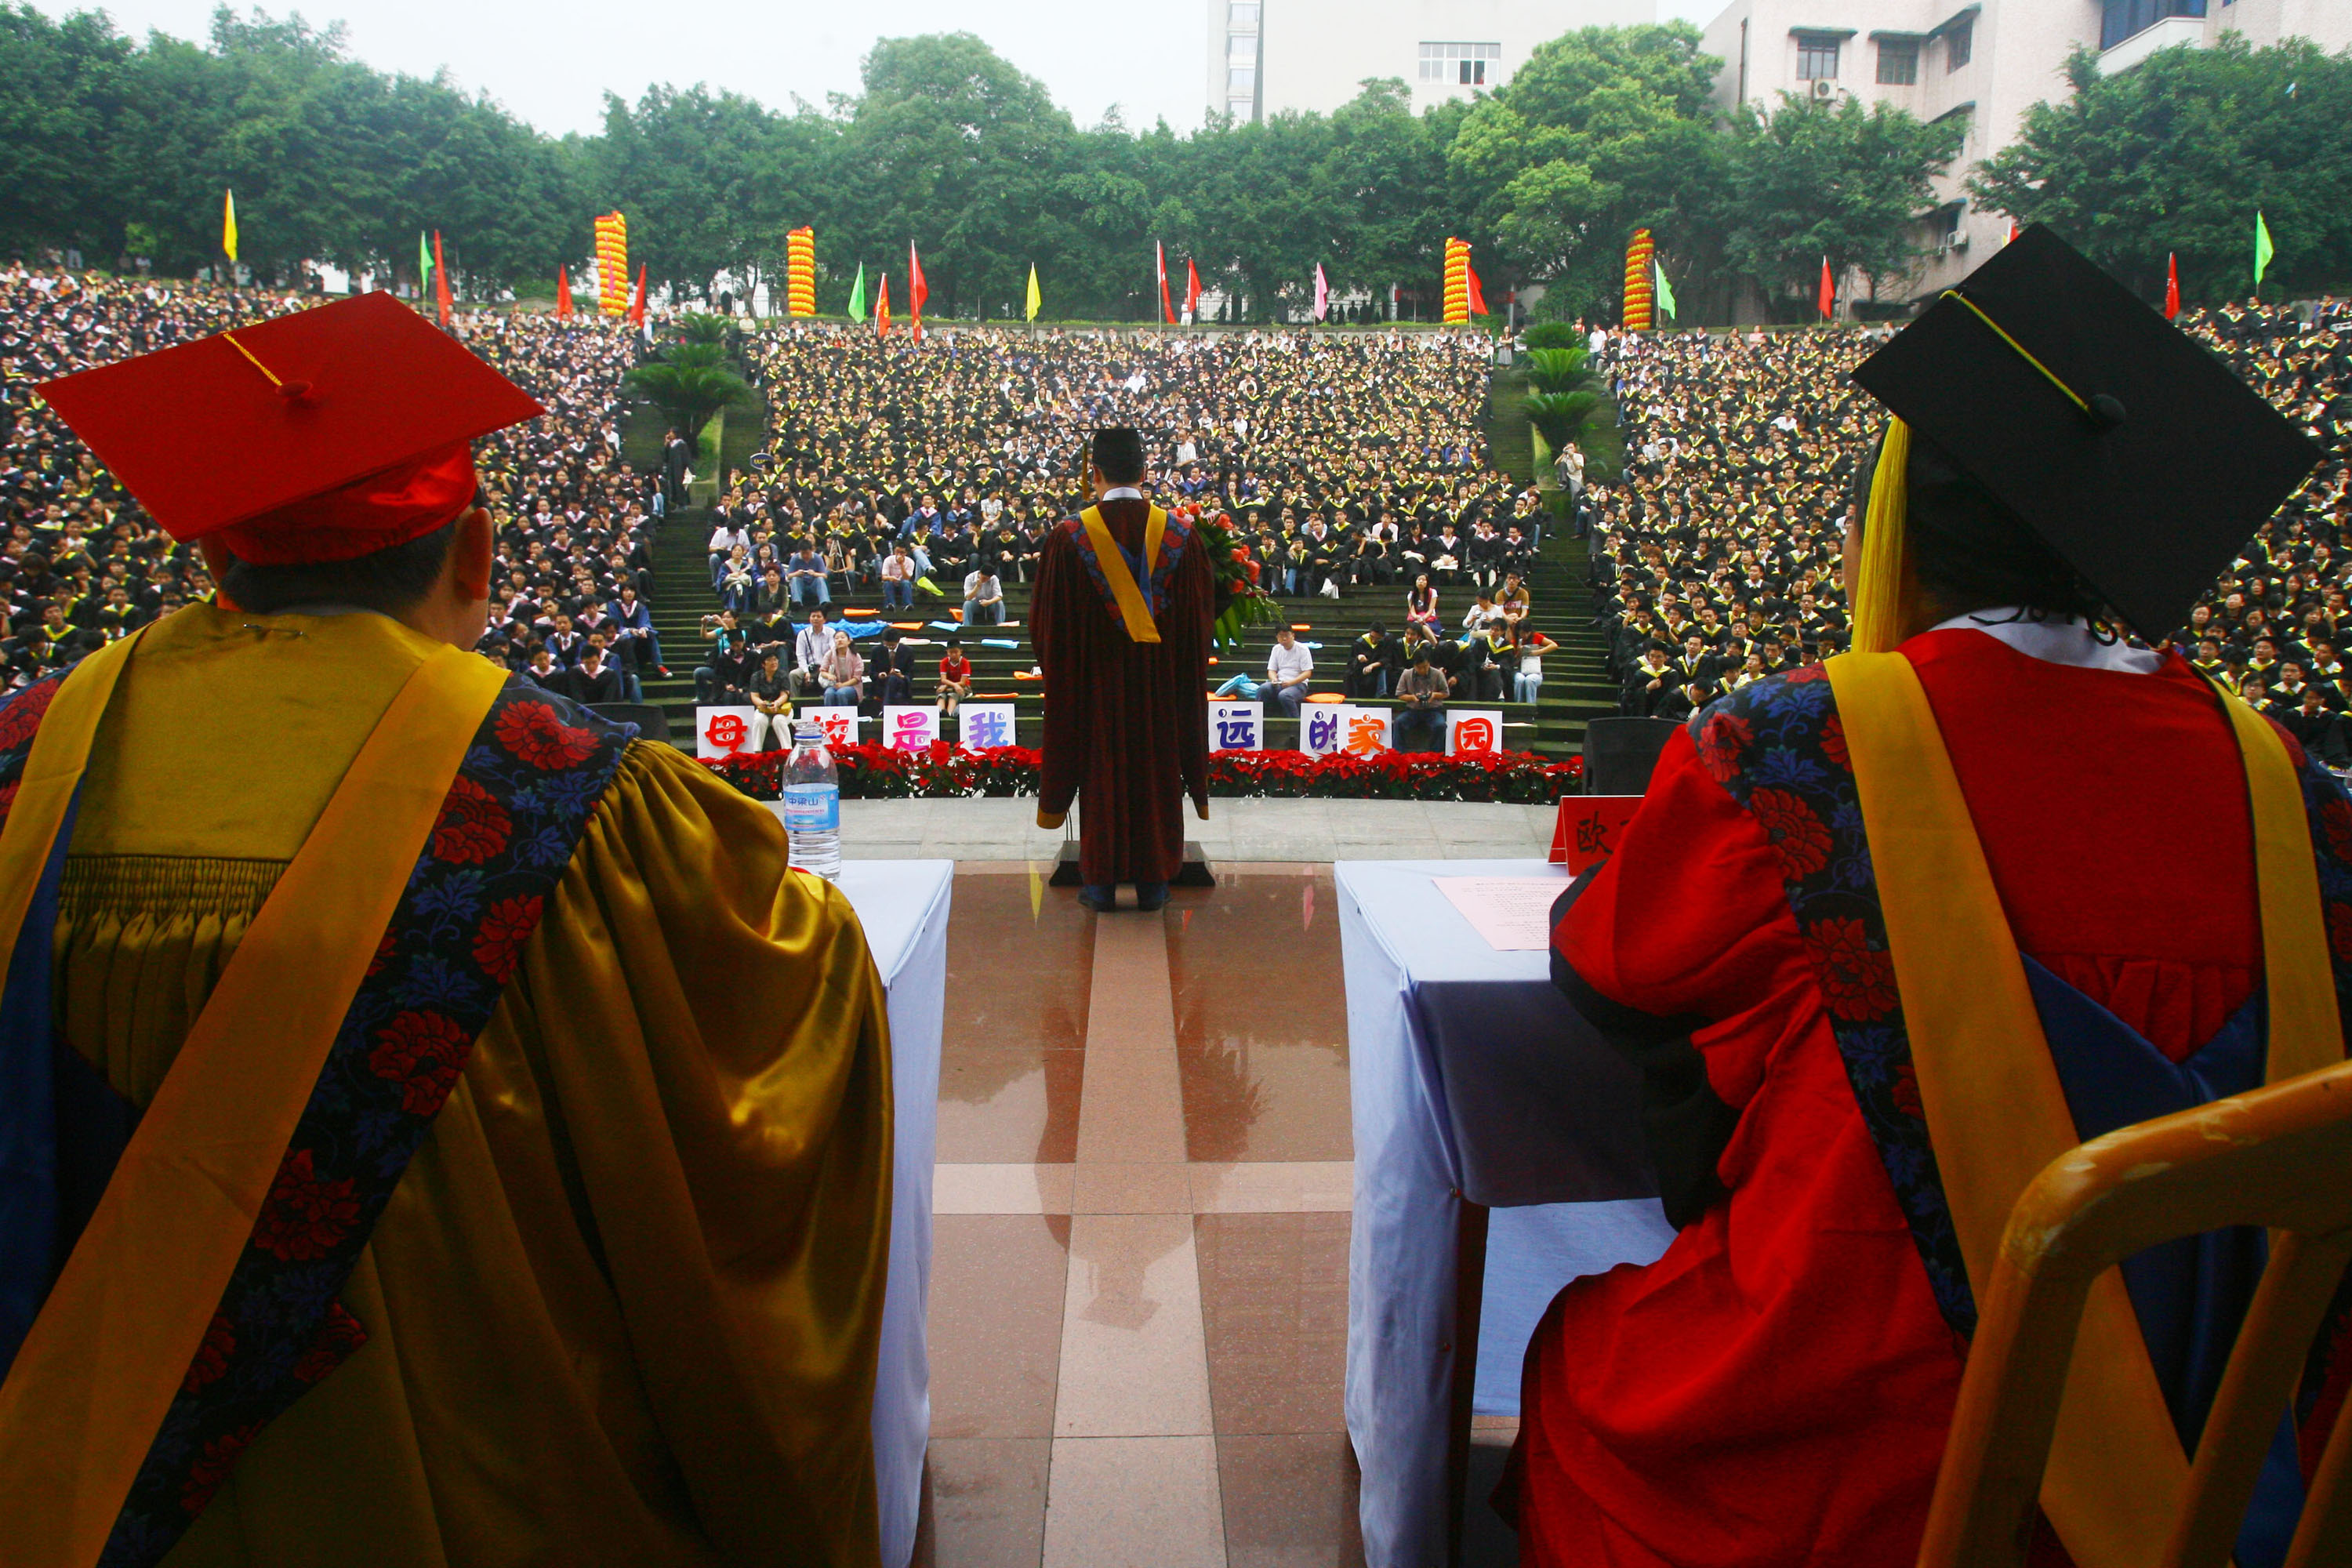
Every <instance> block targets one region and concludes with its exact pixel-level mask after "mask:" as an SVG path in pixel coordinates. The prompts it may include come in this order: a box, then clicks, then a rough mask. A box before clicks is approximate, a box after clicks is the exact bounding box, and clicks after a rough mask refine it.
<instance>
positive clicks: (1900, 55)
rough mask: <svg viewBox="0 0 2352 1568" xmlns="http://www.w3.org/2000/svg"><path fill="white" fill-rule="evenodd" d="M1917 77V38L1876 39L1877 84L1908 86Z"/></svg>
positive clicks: (1882, 85) (1883, 85)
mask: <svg viewBox="0 0 2352 1568" xmlns="http://www.w3.org/2000/svg"><path fill="white" fill-rule="evenodd" d="M1918 79H1919V40H1918V39H1916V38H1881V39H1879V40H1878V85H1879V86H1881V87H1909V86H1911V85H1912V84H1913V83H1915V82H1916V81H1917V80H1918Z"/></svg>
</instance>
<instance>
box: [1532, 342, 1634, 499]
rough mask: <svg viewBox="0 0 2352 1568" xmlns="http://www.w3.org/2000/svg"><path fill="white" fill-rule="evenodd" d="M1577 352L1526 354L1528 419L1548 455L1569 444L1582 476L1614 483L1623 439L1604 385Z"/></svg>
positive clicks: (1555, 350) (1560, 350) (1552, 350)
mask: <svg viewBox="0 0 2352 1568" xmlns="http://www.w3.org/2000/svg"><path fill="white" fill-rule="evenodd" d="M1589 358H1590V356H1589V354H1588V353H1587V352H1586V351H1585V350H1583V349H1581V348H1549V349H1531V350H1529V351H1528V384H1529V385H1530V386H1531V387H1533V388H1534V390H1533V391H1531V392H1529V393H1528V401H1527V411H1528V422H1529V423H1530V424H1532V425H1534V426H1535V427H1536V433H1537V434H1538V435H1539V436H1541V437H1543V438H1544V444H1545V445H1546V446H1548V447H1550V448H1551V449H1552V450H1553V451H1554V452H1559V451H1562V450H1564V449H1566V448H1567V447H1569V446H1570V445H1571V444H1572V445H1574V446H1575V447H1576V448H1577V449H1578V450H1579V451H1581V452H1582V453H1583V454H1584V458H1585V470H1584V471H1585V476H1586V477H1587V478H1588V479H1593V480H1595V481H1596V482H1599V483H1601V484H1608V483H1612V482H1614V481H1615V480H1616V479H1618V477H1619V476H1620V475H1621V474H1622V472H1623V470H1624V466H1625V440H1624V436H1623V433H1622V429H1621V427H1620V426H1619V423H1618V418H1617V404H1616V401H1615V400H1614V399H1612V397H1611V396H1610V395H1609V388H1608V384H1607V383H1606V382H1604V381H1603V380H1602V379H1601V377H1600V376H1599V375H1598V374H1594V372H1593V371H1592V370H1591V367H1590V365H1589V363H1588V360H1589Z"/></svg>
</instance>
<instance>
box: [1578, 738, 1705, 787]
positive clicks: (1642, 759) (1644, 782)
mask: <svg viewBox="0 0 2352 1568" xmlns="http://www.w3.org/2000/svg"><path fill="white" fill-rule="evenodd" d="M1679 728H1681V726H1680V725H1678V724H1676V723H1675V721H1673V720H1672V719H1594V720H1591V721H1589V722H1587V723H1586V725H1585V726H1584V793H1585V794H1587V795H1647V794H1648V793H1649V792H1650V774H1651V773H1653V772H1654V771H1655V769H1656V768H1657V765H1658V755H1659V753H1660V752H1664V750H1665V749H1666V742H1668V741H1670V740H1672V739H1673V738H1674V733H1675V731H1676V730H1677V729H1679Z"/></svg>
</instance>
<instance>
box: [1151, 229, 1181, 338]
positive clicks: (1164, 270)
mask: <svg viewBox="0 0 2352 1568" xmlns="http://www.w3.org/2000/svg"><path fill="white" fill-rule="evenodd" d="M1151 265H1152V268H1153V270H1155V271H1156V272H1158V273H1159V275H1160V320H1161V321H1166V322H1167V323H1168V324H1169V325H1170V326H1171V327H1172V326H1174V325H1175V324H1176V307H1175V306H1174V305H1173V304H1171V303H1170V302H1169V299H1168V247H1166V246H1164V245H1162V244H1160V242H1159V241H1158V240H1156V239H1155V240H1153V241H1152V242H1151Z"/></svg>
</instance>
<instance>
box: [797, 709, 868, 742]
mask: <svg viewBox="0 0 2352 1568" xmlns="http://www.w3.org/2000/svg"><path fill="white" fill-rule="evenodd" d="M863 717H864V715H863V714H861V713H859V712H858V711H857V710H856V709H855V708H803V709H802V710H800V713H799V715H798V719H805V720H807V721H809V722H810V723H812V724H814V725H815V726H816V727H817V728H818V729H820V730H822V731H824V743H825V745H826V746H827V747H828V748H830V747H835V746H854V745H856V744H857V721H858V720H860V719H861V718H863ZM796 722H797V720H796Z"/></svg>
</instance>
